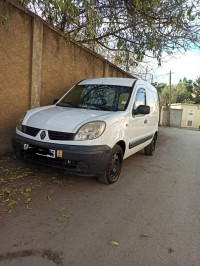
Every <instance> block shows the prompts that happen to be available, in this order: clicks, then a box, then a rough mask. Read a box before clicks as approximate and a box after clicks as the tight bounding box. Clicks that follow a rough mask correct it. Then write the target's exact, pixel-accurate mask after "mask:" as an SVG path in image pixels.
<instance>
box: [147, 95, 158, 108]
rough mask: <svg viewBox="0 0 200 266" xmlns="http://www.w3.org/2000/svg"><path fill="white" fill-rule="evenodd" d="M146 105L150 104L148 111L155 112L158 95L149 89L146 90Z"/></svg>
mask: <svg viewBox="0 0 200 266" xmlns="http://www.w3.org/2000/svg"><path fill="white" fill-rule="evenodd" d="M147 105H149V106H150V113H153V112H155V111H156V109H157V107H158V97H157V95H156V93H154V92H152V91H149V90H147Z"/></svg>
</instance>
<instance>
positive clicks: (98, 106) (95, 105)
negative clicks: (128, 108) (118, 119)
mask: <svg viewBox="0 0 200 266" xmlns="http://www.w3.org/2000/svg"><path fill="white" fill-rule="evenodd" d="M85 105H87V106H94V107H97V108H98V109H100V110H103V111H111V109H110V108H109V107H107V106H105V105H99V104H95V103H86V104H85Z"/></svg>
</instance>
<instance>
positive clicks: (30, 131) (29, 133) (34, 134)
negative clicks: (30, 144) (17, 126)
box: [22, 126, 40, 137]
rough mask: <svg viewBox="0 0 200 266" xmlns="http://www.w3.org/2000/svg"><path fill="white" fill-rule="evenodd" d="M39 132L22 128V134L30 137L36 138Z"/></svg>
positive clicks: (25, 127) (33, 128) (37, 129)
mask: <svg viewBox="0 0 200 266" xmlns="http://www.w3.org/2000/svg"><path fill="white" fill-rule="evenodd" d="M39 131H40V129H39V128H35V127H28V126H22V132H23V133H25V134H27V135H30V136H32V137H36V136H37V134H38V133H39Z"/></svg>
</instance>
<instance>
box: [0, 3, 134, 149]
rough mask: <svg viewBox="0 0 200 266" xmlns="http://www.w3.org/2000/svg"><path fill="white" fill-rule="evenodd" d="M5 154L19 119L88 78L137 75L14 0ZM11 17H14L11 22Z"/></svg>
mask: <svg viewBox="0 0 200 266" xmlns="http://www.w3.org/2000/svg"><path fill="white" fill-rule="evenodd" d="M3 16H6V17H7V18H9V21H8V24H9V28H8V29H6V27H4V26H2V25H1V26H0V101H1V105H0V113H1V120H0V123H1V127H0V144H1V145H0V153H3V152H7V151H10V150H11V144H10V139H11V136H12V135H13V133H14V131H15V125H16V120H17V118H18V117H19V116H20V115H21V114H22V113H23V112H24V111H26V110H27V109H30V108H33V107H37V106H40V105H47V104H51V103H52V100H53V99H54V98H59V97H60V96H61V95H63V94H64V93H65V92H66V91H67V90H68V89H69V88H70V87H71V86H72V85H73V84H75V83H76V82H78V81H80V80H81V79H85V78H94V77H109V76H110V77H132V76H131V75H130V74H128V73H126V72H124V71H122V70H121V69H119V68H118V67H116V66H115V65H113V64H111V63H110V62H108V61H107V60H105V59H103V58H102V57H101V56H99V55H98V54H96V53H94V52H92V51H90V50H88V49H86V48H85V47H83V46H81V45H79V44H77V43H75V42H71V43H70V44H69V45H68V44H66V42H65V37H64V35H63V34H62V33H61V32H59V31H58V30H57V29H55V28H53V27H51V26H49V25H48V24H47V23H45V22H44V21H42V20H41V19H40V18H38V17H37V16H35V15H34V14H33V13H31V12H29V11H27V10H24V9H23V8H22V7H21V6H20V5H19V4H17V3H16V2H15V1H11V0H8V1H6V0H0V20H1V19H2V17H3ZM10 19H11V20H10Z"/></svg>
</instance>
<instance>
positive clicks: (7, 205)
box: [0, 153, 73, 218]
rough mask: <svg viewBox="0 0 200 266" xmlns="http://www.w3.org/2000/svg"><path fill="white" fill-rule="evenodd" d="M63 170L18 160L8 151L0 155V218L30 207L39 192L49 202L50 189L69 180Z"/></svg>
mask: <svg viewBox="0 0 200 266" xmlns="http://www.w3.org/2000/svg"><path fill="white" fill-rule="evenodd" d="M72 179H73V177H71V176H70V177H69V176H68V177H66V174H64V175H63V171H58V170H55V169H49V168H47V167H40V166H38V165H32V164H28V163H25V162H23V161H20V160H18V159H17V158H16V156H15V155H14V154H13V153H11V154H7V155H3V156H1V157H0V213H1V214H0V218H2V216H3V215H5V214H10V213H11V212H12V211H13V209H14V208H16V207H17V206H21V207H23V208H25V209H27V210H29V209H31V208H32V199H33V197H37V195H38V194H39V195H40V198H41V197H42V198H43V200H46V201H51V198H52V196H53V194H54V190H55V189H57V188H58V187H60V186H62V187H64V186H66V185H67V184H68V183H69V182H73V180H72Z"/></svg>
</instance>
